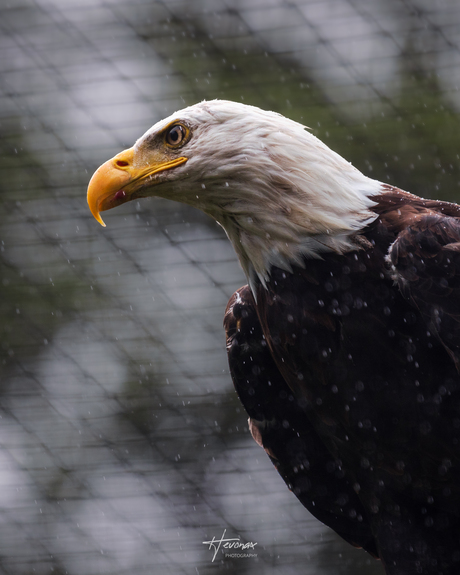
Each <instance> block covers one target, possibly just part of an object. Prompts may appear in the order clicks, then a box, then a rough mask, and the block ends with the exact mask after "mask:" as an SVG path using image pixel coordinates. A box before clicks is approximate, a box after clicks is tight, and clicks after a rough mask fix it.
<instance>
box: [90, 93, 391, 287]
mask: <svg viewBox="0 0 460 575" xmlns="http://www.w3.org/2000/svg"><path fill="white" fill-rule="evenodd" d="M381 186H382V184H381V183H380V182H377V181H375V180H372V179H370V178H367V177H366V176H364V175H363V174H362V173H361V172H359V171H358V170H357V169H356V168H354V167H353V166H352V165H351V164H350V163H348V162H347V161H346V160H344V159H343V158H342V157H341V156H339V155H338V154H336V153H335V152H333V151H332V150H331V149H330V148H328V147H327V146H326V145H325V144H323V142H321V141H320V140H318V139H317V138H316V137H315V136H313V135H312V134H311V133H310V132H309V131H308V130H307V129H306V128H305V127H304V126H302V125H301V124H299V123H297V122H294V121H292V120H289V119H287V118H285V117H283V116H281V115H280V114H277V113H274V112H268V111H264V110H261V109H259V108H256V107H253V106H247V105H244V104H239V103H235V102H228V101H224V100H213V101H209V102H206V101H205V102H201V103H199V104H195V105H194V106H190V107H188V108H185V109H184V110H180V111H179V112H176V113H174V114H173V115H171V116H170V117H169V118H166V119H164V120H162V121H160V122H158V123H157V124H155V125H154V126H153V127H152V128H150V129H149V130H148V131H147V132H146V133H145V134H144V135H143V136H142V137H141V138H139V140H137V142H136V143H135V144H134V146H133V147H132V148H129V149H128V150H124V151H123V152H120V153H119V154H117V155H116V156H115V157H114V158H112V159H111V160H108V161H107V162H106V163H105V164H103V165H102V166H101V167H100V168H99V169H98V170H97V171H96V172H95V174H94V175H93V177H92V178H91V181H90V183H89V187H88V204H89V207H90V210H91V212H92V214H93V215H94V217H95V218H96V219H97V220H98V221H99V223H101V224H102V225H105V224H104V222H103V221H102V219H101V216H100V212H102V211H105V210H110V209H111V208H114V207H116V206H119V205H121V204H124V203H126V202H129V201H131V200H134V199H138V198H143V197H147V196H159V197H163V198H168V199H171V200H175V201H178V202H183V203H185V204H189V205H191V206H194V207H196V208H199V209H201V210H202V211H204V212H206V213H207V214H209V215H210V216H212V217H213V218H214V219H215V220H216V221H217V222H218V223H219V224H221V225H222V227H223V228H224V229H225V231H226V233H227V235H228V237H229V239H230V241H231V242H232V244H233V246H234V248H235V251H236V253H237V255H238V257H239V260H240V263H241V265H242V267H243V270H244V271H245V273H246V275H247V277H248V279H249V282H250V283H251V285H252V286H253V285H254V281H255V279H256V278H257V277H258V278H259V280H260V281H261V282H262V284H265V282H266V280H267V278H268V276H269V273H270V268H271V266H273V265H276V266H278V267H281V268H283V269H286V270H290V269H291V267H292V265H303V264H304V259H305V258H311V257H321V253H322V252H324V251H336V252H339V253H341V252H344V251H346V250H348V249H351V247H352V245H353V243H352V242H351V241H350V237H352V235H353V234H355V233H356V232H357V231H359V230H360V229H362V228H363V227H365V226H366V225H367V224H368V223H370V222H371V221H372V220H373V219H375V214H374V213H373V212H372V211H371V210H370V208H371V207H372V205H373V203H374V202H373V201H372V196H373V195H375V194H377V193H379V192H381Z"/></svg>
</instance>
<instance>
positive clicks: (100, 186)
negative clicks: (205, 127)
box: [87, 148, 187, 227]
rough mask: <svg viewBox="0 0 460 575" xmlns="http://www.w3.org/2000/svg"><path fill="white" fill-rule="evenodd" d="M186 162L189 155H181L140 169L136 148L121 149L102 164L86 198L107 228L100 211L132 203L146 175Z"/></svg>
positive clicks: (95, 173)
mask: <svg viewBox="0 0 460 575" xmlns="http://www.w3.org/2000/svg"><path fill="white" fill-rule="evenodd" d="M186 161H187V158H184V157H180V158H175V159H173V160H169V161H166V162H165V161H160V162H158V163H155V164H154V165H148V166H144V167H142V168H138V167H134V149H133V148H129V149H128V150H124V151H123V152H120V153H119V154H117V155H116V156H115V157H113V158H112V159H110V160H108V161H107V162H105V164H102V166H101V167H100V168H98V169H97V170H96V171H95V172H94V174H93V177H92V178H91V180H90V182H89V185H88V193H87V199H88V205H89V209H90V210H91V213H92V214H93V216H94V217H95V218H96V220H97V221H98V222H99V223H100V224H101V225H102V226H104V227H105V224H104V222H103V220H102V218H101V216H100V212H103V211H105V210H110V209H112V208H115V207H117V206H119V205H121V204H124V203H126V202H129V201H130V200H132V199H134V198H133V194H134V192H135V191H136V190H138V189H139V187H141V184H142V182H144V181H145V179H146V178H150V177H151V176H153V175H154V174H157V173H159V172H163V171H165V170H169V169H171V168H174V167H176V166H179V165H180V164H183V163H184V162H186ZM152 183H154V182H152ZM136 197H140V196H138V195H137V196H136Z"/></svg>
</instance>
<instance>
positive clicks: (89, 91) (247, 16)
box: [0, 0, 460, 575]
mask: <svg viewBox="0 0 460 575" xmlns="http://www.w3.org/2000/svg"><path fill="white" fill-rule="evenodd" d="M0 29H1V35H0V50H1V56H2V57H1V58H0V69H1V80H0V131H1V139H0V152H1V153H0V189H1V196H0V206H1V208H0V209H1V212H0V213H1V218H0V250H1V251H0V265H1V272H0V273H1V282H0V313H1V323H0V336H1V340H0V345H1V347H0V351H1V355H0V361H1V375H2V377H1V387H0V417H1V419H0V573H2V574H3V573H5V574H8V575H10V574H11V575H25V574H30V573H37V574H45V573H50V572H52V573H62V574H64V573H68V574H71V575H74V574H82V573H83V574H85V575H91V574H93V573H94V574H96V573H110V574H111V575H115V574H128V573H136V574H138V575H141V574H144V573H145V574H152V573H174V574H176V573H187V574H188V573H193V574H199V575H203V574H207V573H254V572H257V573H261V574H275V573H283V574H288V575H289V574H295V573H300V572H302V573H311V574H313V573H314V574H332V573H334V574H350V575H351V574H359V573H363V574H364V573H368V574H371V573H373V574H378V573H381V572H382V569H381V567H380V566H379V564H378V563H375V562H373V561H372V560H371V559H370V558H368V556H367V555H366V554H365V553H364V552H359V551H355V550H353V549H352V548H351V547H348V546H347V545H346V544H345V543H343V542H341V541H340V540H339V539H338V538H337V537H336V536H335V534H333V533H332V532H331V531H330V530H328V529H326V528H325V527H323V526H322V525H321V524H320V523H319V522H317V521H316V520H314V519H313V518H311V517H310V515H309V514H308V513H307V512H306V511H305V510H304V509H303V508H302V507H301V506H300V504H298V503H297V501H296V499H295V497H294V496H293V495H292V494H290V493H289V491H288V490H287V489H286V487H285V486H284V483H283V481H282V480H281V479H280V478H279V477H278V475H277V473H276V471H275V470H274V469H273V468H272V465H271V464H270V462H269V460H268V458H267V457H266V456H265V454H264V452H263V451H262V450H261V449H260V448H259V447H258V446H257V445H256V444H255V443H254V442H253V441H252V439H251V438H250V436H249V433H248V429H247V421H246V416H245V414H244V412H243V409H242V408H241V407H240V406H239V403H238V400H237V398H236V396H235V393H234V391H233V388H232V385H231V382H230V377H229V373H228V368H227V363H226V357H225V350H224V336H223V332H222V317H223V311H224V308H225V304H226V302H227V299H228V298H229V297H230V295H231V294H232V292H233V291H234V290H235V289H236V288H238V287H239V286H240V285H242V284H243V283H244V278H243V275H242V272H241V270H240V269H239V266H238V264H237V262H236V259H235V255H234V253H233V251H232V249H231V247H230V245H229V243H228V242H227V241H226V239H225V237H224V235H223V233H222V231H221V230H220V229H219V228H218V226H217V225H216V224H215V223H214V222H212V221H210V220H209V219H208V218H206V217H205V216H204V215H202V214H200V213H197V212H195V211H193V210H191V209H190V208H187V207H185V206H181V205H176V204H173V203H169V202H167V201H163V200H144V201H142V203H138V204H136V203H134V204H132V205H130V204H128V205H126V206H123V207H121V208H119V209H118V210H115V211H113V212H110V213H109V214H107V216H106V218H105V220H106V223H107V226H108V227H107V228H106V229H102V228H101V227H100V226H99V225H98V224H97V223H96V222H95V220H94V219H92V217H91V215H90V214H89V211H88V209H87V206H86V197H85V194H86V185H87V182H88V180H89V178H90V176H91V174H92V172H93V171H94V170H95V168H96V167H97V166H98V165H99V164H100V163H102V162H103V161H105V160H106V159H107V158H109V157H111V156H113V155H114V154H115V153H117V152H118V151H120V150H121V149H123V148H126V147H129V146H131V145H132V143H133V142H134V141H135V140H136V139H137V138H138V137H139V136H140V135H142V134H143V133H144V131H145V130H146V129H147V128H149V127H150V126H151V125H152V124H154V123H155V122H156V121H157V120H159V119H161V118H162V117H163V116H165V115H168V114H170V113H172V112H173V111H174V110H176V109H179V108H182V107H184V106H185V105H188V104H192V103H194V102H196V101H199V100H201V99H212V98H225V99H232V100H237V101H243V102H246V103H250V104H255V105H258V106H261V107H263V108H269V109H274V110H276V111H279V112H281V113H283V114H285V115H287V116H289V117H291V118H293V119H296V120H299V121H302V122H303V123H305V124H307V125H309V126H310V127H311V128H312V129H313V131H314V132H315V133H316V134H317V135H319V137H321V138H322V139H323V140H325V141H326V142H327V143H328V144H329V145H330V146H331V147H333V148H334V149H335V150H336V151H338V152H339V153H341V154H342V155H344V156H345V157H346V158H347V159H349V160H351V161H353V163H354V164H355V165H356V166H357V167H359V168H360V169H362V170H363V171H364V172H365V173H366V174H368V175H371V176H374V177H376V178H379V179H382V180H384V181H391V182H392V183H394V184H397V185H399V186H401V187H403V188H405V189H408V190H410V191H412V192H414V193H418V194H420V195H424V196H430V197H442V198H447V199H451V200H453V201H455V200H459V199H460V188H459V185H460V173H459V167H460V162H459V153H460V146H459V144H460V135H459V134H460V130H459V128H460V122H459V116H458V111H459V107H460V95H459V91H458V85H459V82H460V51H459V45H460V4H459V3H458V2H457V0H443V1H442V0H440V1H438V2H433V1H432V0H289V1H287V0H286V1H283V0H215V1H213V0H198V1H193V0H189V1H186V0H164V1H159V0H156V1H152V0H149V1H147V0H144V1H141V0H135V1H130V2H126V1H123V0H14V1H6V0H4V1H3V4H2V6H1V7H0ZM224 530H226V537H240V538H241V540H242V541H245V542H247V541H251V542H255V543H257V545H256V547H255V550H254V553H255V554H257V557H247V558H237V557H236V558H232V557H225V556H224V555H223V554H222V553H220V552H219V554H218V555H217V556H216V558H215V560H214V561H213V552H212V549H209V545H204V544H203V541H210V540H212V538H213V537H216V538H220V537H221V536H222V534H223V532H224Z"/></svg>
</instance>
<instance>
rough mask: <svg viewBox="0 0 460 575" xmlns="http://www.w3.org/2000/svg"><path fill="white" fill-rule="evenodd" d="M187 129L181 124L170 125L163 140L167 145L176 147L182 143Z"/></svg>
mask: <svg viewBox="0 0 460 575" xmlns="http://www.w3.org/2000/svg"><path fill="white" fill-rule="evenodd" d="M187 133H188V130H187V129H186V128H185V127H184V126H182V125H181V124H175V125H174V126H171V128H169V130H168V131H167V132H166V134H165V142H166V143H167V144H168V146H171V147H173V148H176V147H177V146H179V145H180V144H182V143H183V141H184V140H185V138H186V136H187Z"/></svg>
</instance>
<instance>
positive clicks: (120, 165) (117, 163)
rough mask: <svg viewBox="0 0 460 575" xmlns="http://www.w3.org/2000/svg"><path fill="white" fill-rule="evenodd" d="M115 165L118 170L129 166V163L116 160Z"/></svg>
mask: <svg viewBox="0 0 460 575" xmlns="http://www.w3.org/2000/svg"><path fill="white" fill-rule="evenodd" d="M115 165H116V166H118V167H119V168H126V166H129V163H128V162H125V161H124V160H117V161H116V162H115Z"/></svg>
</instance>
